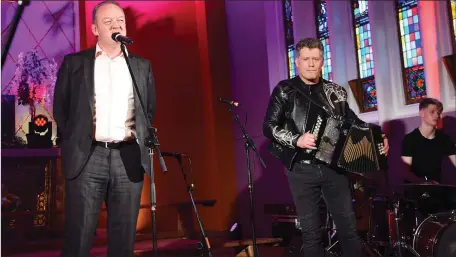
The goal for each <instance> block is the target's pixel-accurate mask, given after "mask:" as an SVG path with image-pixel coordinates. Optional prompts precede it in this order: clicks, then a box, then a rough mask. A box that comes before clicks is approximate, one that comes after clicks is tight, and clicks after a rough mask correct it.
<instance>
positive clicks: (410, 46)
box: [396, 0, 426, 104]
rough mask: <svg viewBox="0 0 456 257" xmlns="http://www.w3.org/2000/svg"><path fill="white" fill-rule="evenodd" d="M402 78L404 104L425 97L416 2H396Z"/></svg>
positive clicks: (408, 0)
mask: <svg viewBox="0 0 456 257" xmlns="http://www.w3.org/2000/svg"><path fill="white" fill-rule="evenodd" d="M396 10H397V17H398V26H399V40H400V44H401V63H402V76H403V78H404V82H403V87H404V93H405V100H406V104H412V103H416V102H418V101H419V100H420V99H422V98H424V97H426V81H425V76H424V58H423V44H422V38H421V33H420V20H419V17H418V6H417V0H397V5H396Z"/></svg>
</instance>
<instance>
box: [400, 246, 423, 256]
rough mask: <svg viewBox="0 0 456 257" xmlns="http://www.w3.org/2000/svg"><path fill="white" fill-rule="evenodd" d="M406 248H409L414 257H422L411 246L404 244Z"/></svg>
mask: <svg viewBox="0 0 456 257" xmlns="http://www.w3.org/2000/svg"><path fill="white" fill-rule="evenodd" d="M404 246H405V248H407V250H409V251H410V252H411V253H412V254H413V255H415V256H416V257H421V256H420V255H419V253H418V252H416V251H415V249H413V247H411V246H410V245H408V244H404Z"/></svg>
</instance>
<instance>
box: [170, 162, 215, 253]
mask: <svg viewBox="0 0 456 257" xmlns="http://www.w3.org/2000/svg"><path fill="white" fill-rule="evenodd" d="M189 160H190V159H189ZM177 161H178V162H179V165H180V167H181V172H182V176H183V177H184V182H185V185H186V186H187V191H188V194H189V196H190V201H191V202H192V205H193V210H194V211H195V215H196V219H197V220H198V225H199V227H200V230H201V234H202V236H203V242H202V244H203V247H204V246H206V249H207V253H208V255H209V257H212V250H211V243H210V242H209V238H208V237H207V235H206V232H205V230H204V226H203V222H202V221H201V218H200V215H199V213H198V208H196V204H195V199H194V197H193V185H191V186H189V185H188V181H187V175H186V174H185V171H184V164H183V163H182V158H181V157H178V158H177ZM201 254H202V253H201Z"/></svg>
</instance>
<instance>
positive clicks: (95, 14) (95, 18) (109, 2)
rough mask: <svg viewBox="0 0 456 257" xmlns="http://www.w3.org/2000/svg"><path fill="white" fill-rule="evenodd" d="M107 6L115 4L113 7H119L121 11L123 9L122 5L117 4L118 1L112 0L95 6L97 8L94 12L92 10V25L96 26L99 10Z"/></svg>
mask: <svg viewBox="0 0 456 257" xmlns="http://www.w3.org/2000/svg"><path fill="white" fill-rule="evenodd" d="M105 4H113V5H116V6H117V7H119V8H120V9H122V7H120V5H119V3H117V1H112V0H106V1H103V2H101V3H99V4H97V5H96V6H95V8H93V10H92V24H95V22H96V20H97V12H98V9H100V7H102V6H103V5H105Z"/></svg>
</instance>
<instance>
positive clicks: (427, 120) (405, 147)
mask: <svg viewBox="0 0 456 257" xmlns="http://www.w3.org/2000/svg"><path fill="white" fill-rule="evenodd" d="M442 111H443V105H442V103H441V102H440V101H439V100H437V99H433V98H425V99H423V100H422V101H421V103H420V105H419V112H420V117H421V125H420V126H419V127H418V128H416V129H415V130H413V131H412V132H410V133H409V134H407V135H405V137H404V140H403V142H402V156H401V158H402V160H403V161H404V162H405V163H406V164H408V166H409V167H410V169H409V170H404V171H403V176H404V179H405V180H406V181H407V182H410V183H423V182H430V183H434V184H438V183H441V180H440V174H441V166H442V160H443V158H445V157H447V156H448V157H449V158H450V160H451V162H452V163H453V165H454V166H455V167H456V145H455V143H454V142H453V141H452V140H451V138H450V137H449V136H448V135H447V134H445V133H443V132H442V131H440V130H438V129H437V124H438V123H439V121H440V119H441V114H442Z"/></svg>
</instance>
